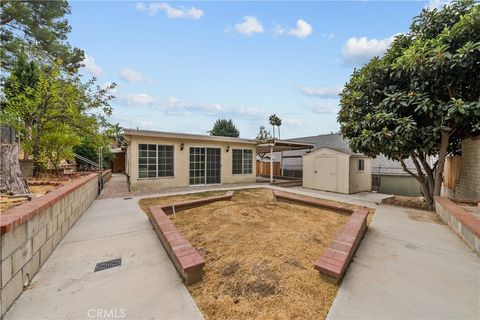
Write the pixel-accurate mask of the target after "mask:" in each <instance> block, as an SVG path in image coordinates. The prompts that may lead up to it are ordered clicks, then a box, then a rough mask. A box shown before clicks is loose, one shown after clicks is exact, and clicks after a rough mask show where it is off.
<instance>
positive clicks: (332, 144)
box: [289, 133, 359, 155]
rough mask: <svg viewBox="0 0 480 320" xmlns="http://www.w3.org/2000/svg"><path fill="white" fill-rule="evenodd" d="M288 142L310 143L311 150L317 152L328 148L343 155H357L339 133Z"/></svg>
mask: <svg viewBox="0 0 480 320" xmlns="http://www.w3.org/2000/svg"><path fill="white" fill-rule="evenodd" d="M289 140H290V141H298V142H306V143H312V144H314V145H315V148H313V150H317V149H320V148H328V149H332V150H336V151H339V152H342V153H345V154H351V155H353V154H359V153H355V152H353V151H352V150H351V149H350V147H349V145H348V140H346V139H344V138H343V137H342V136H341V135H340V134H339V133H331V134H321V135H318V136H310V137H302V138H295V139H289Z"/></svg>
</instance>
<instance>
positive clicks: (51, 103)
mask: <svg viewBox="0 0 480 320" xmlns="http://www.w3.org/2000/svg"><path fill="white" fill-rule="evenodd" d="M24 66H25V65H24ZM27 66H28V67H29V68H30V66H29V65H28V64H27ZM37 69H38V70H39V71H38V74H37V76H38V78H37V80H36V82H35V83H34V84H33V85H32V86H33V87H32V86H26V87H24V88H23V89H21V87H22V85H23V84H24V83H23V82H22V81H20V76H21V75H22V74H23V71H22V70H21V68H20V66H18V67H15V68H14V69H13V70H12V72H11V75H10V77H9V78H8V79H7V84H8V86H6V87H5V98H6V99H5V104H4V106H3V107H2V114H6V115H8V118H9V119H15V120H16V123H13V125H15V126H16V129H17V130H18V132H19V133H20V134H22V135H23V136H25V137H28V138H27V139H23V141H22V147H23V148H24V150H26V151H27V152H28V153H29V154H31V155H32V156H33V161H34V173H35V174H36V175H38V173H39V172H40V169H41V168H42V152H43V151H44V149H45V148H44V146H45V144H44V143H43V141H48V140H46V139H45V137H51V138H52V139H49V140H53V141H62V143H65V142H66V141H69V142H73V141H75V139H70V138H69V139H67V137H63V138H62V139H60V138H59V137H58V135H59V134H61V132H64V133H65V134H66V135H69V137H71V136H72V135H77V136H79V137H86V136H94V135H96V134H98V132H99V131H100V130H101V128H102V127H105V126H106V125H107V121H106V117H107V116H108V115H110V114H111V111H112V110H111V107H110V106H109V101H110V99H112V98H113V97H112V96H111V95H109V94H108V92H109V90H110V89H111V88H112V87H114V86H115V84H112V85H111V86H108V87H104V88H100V87H99V86H96V87H95V80H94V79H92V80H90V81H88V82H86V83H83V82H82V81H81V80H80V77H79V76H78V75H75V74H71V73H65V72H62V71H61V70H62V68H61V63H56V62H54V63H51V64H49V65H42V66H40V67H38V68H37ZM25 123H28V126H26V125H25ZM59 128H64V129H63V130H62V131H59V130H58V129H59ZM50 142H51V141H50ZM69 147H70V146H69ZM50 149H51V148H50Z"/></svg>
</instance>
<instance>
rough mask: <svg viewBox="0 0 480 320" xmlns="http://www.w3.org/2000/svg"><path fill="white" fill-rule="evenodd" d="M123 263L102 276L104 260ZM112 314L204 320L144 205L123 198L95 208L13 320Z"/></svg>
mask: <svg viewBox="0 0 480 320" xmlns="http://www.w3.org/2000/svg"><path fill="white" fill-rule="evenodd" d="M113 181H115V180H113ZM115 258H122V265H121V266H120V267H116V268H112V269H108V270H104V271H99V272H94V269H95V265H96V264H97V263H98V262H102V261H107V260H111V259H115ZM112 312H113V313H115V315H116V318H128V319H203V316H202V314H201V313H200V311H199V310H198V308H197V306H196V305H195V302H194V301H193V299H192V297H191V296H190V294H189V292H188V290H187V289H186V287H185V286H184V284H183V282H182V281H181V279H180V278H179V277H178V275H177V272H176V270H175V268H174V266H173V265H172V263H171V261H170V259H169V257H168V256H167V254H166V253H165V250H164V249H163V247H162V244H161V243H160V241H159V240H158V238H157V235H156V234H155V232H154V231H153V229H152V226H151V224H150V222H149V221H148V218H147V217H146V215H145V214H144V213H143V211H141V209H140V208H139V206H138V204H137V201H135V200H123V198H116V199H106V200H96V201H95V202H94V203H93V204H92V206H91V207H90V208H89V209H88V210H87V212H85V214H84V215H83V216H82V217H81V218H80V219H79V221H78V222H77V223H76V224H75V226H74V227H73V228H72V230H71V231H70V232H69V233H68V234H67V236H66V237H65V238H64V240H63V241H62V242H61V244H60V245H59V247H58V248H57V249H56V250H55V252H54V253H53V255H52V256H51V257H50V258H49V260H48V261H47V263H46V264H45V265H44V266H43V268H42V269H41V270H40V272H39V274H38V275H37V276H36V277H35V278H34V279H33V282H32V284H31V286H30V289H28V290H26V291H24V293H23V294H22V295H21V296H20V298H19V299H18V300H17V301H16V302H15V304H14V305H13V306H12V308H11V309H10V311H9V312H8V313H7V314H6V317H5V318H6V319H89V318H113V316H111V315H112V314H113V313H112ZM107 315H110V317H108V316H107Z"/></svg>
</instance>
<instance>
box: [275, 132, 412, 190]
mask: <svg viewBox="0 0 480 320" xmlns="http://www.w3.org/2000/svg"><path fill="white" fill-rule="evenodd" d="M289 140H290V141H297V142H304V143H312V144H314V145H315V147H314V148H313V152H312V154H315V151H316V150H319V149H322V148H325V149H330V150H333V151H337V152H338V153H341V154H345V155H350V156H352V155H353V157H352V159H355V158H356V157H359V156H362V155H360V154H355V153H353V152H352V150H351V149H350V146H349V144H348V140H346V139H344V138H343V137H342V136H341V135H340V134H339V133H331V134H323V135H317V136H310V137H302V138H295V139H289ZM306 154H307V152H306V151H305V150H295V151H286V152H284V153H283V159H282V160H281V162H282V171H283V174H284V175H286V176H295V177H298V176H300V177H301V176H303V179H304V183H305V182H306V186H309V185H311V184H312V178H311V176H309V174H308V172H307V174H303V172H304V169H305V157H304V155H306ZM278 156H280V155H278ZM360 158H361V157H360ZM307 159H309V158H307ZM308 161H309V160H307V162H308ZM366 163H367V166H368V165H370V167H368V168H366V170H369V175H370V177H369V178H366V177H365V173H363V174H362V176H364V177H365V179H363V180H361V181H362V185H363V183H365V184H366V183H370V189H368V190H374V191H377V192H380V193H385V194H396V195H404V196H420V195H421V192H420V190H421V189H420V184H419V183H418V181H417V180H416V179H415V178H414V177H412V176H410V175H408V174H407V173H406V172H405V171H403V168H402V166H401V164H400V162H398V161H393V160H389V159H387V158H386V157H384V156H378V157H376V158H375V159H370V160H368V161H367V162H366ZM406 165H407V167H408V168H409V169H411V170H413V171H414V172H416V169H415V166H414V164H413V163H412V161H411V160H409V159H407V161H406ZM307 168H308V170H309V171H312V169H311V165H309V164H308V165H307ZM351 168H352V169H353V170H354V171H353V174H355V165H354V164H351ZM342 170H343V172H346V173H348V174H349V175H350V174H352V171H346V170H345V169H342ZM313 171H315V170H314V169H313ZM317 171H318V170H317ZM338 179H341V178H340V177H338ZM346 179H347V178H346V177H345V176H344V177H343V181H344V182H342V184H341V185H342V186H343V187H342V188H343V189H342V190H343V192H345V191H346V187H345V186H346V182H345V181H346ZM349 181H357V182H355V183H358V181H359V180H358V177H354V178H353V179H349ZM339 185H340V184H339ZM359 185H360V184H359ZM349 188H350V187H349ZM329 189H331V187H330V188H329ZM355 189H356V188H355V187H354V188H352V189H351V190H352V191H350V193H351V192H359V191H353V190H355ZM360 189H363V187H362V188H360ZM357 190H358V189H357ZM340 192H341V191H340Z"/></svg>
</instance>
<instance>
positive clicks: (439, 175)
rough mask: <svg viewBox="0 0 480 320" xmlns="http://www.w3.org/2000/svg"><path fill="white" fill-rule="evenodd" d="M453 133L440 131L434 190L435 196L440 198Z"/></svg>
mask: <svg viewBox="0 0 480 320" xmlns="http://www.w3.org/2000/svg"><path fill="white" fill-rule="evenodd" d="M452 133H453V131H450V132H445V131H440V135H441V138H440V150H438V163H437V168H436V170H435V187H434V188H433V196H434V197H436V196H440V193H441V191H442V183H443V168H444V166H445V158H446V157H447V151H448V143H449V140H450V136H451V135H452Z"/></svg>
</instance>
